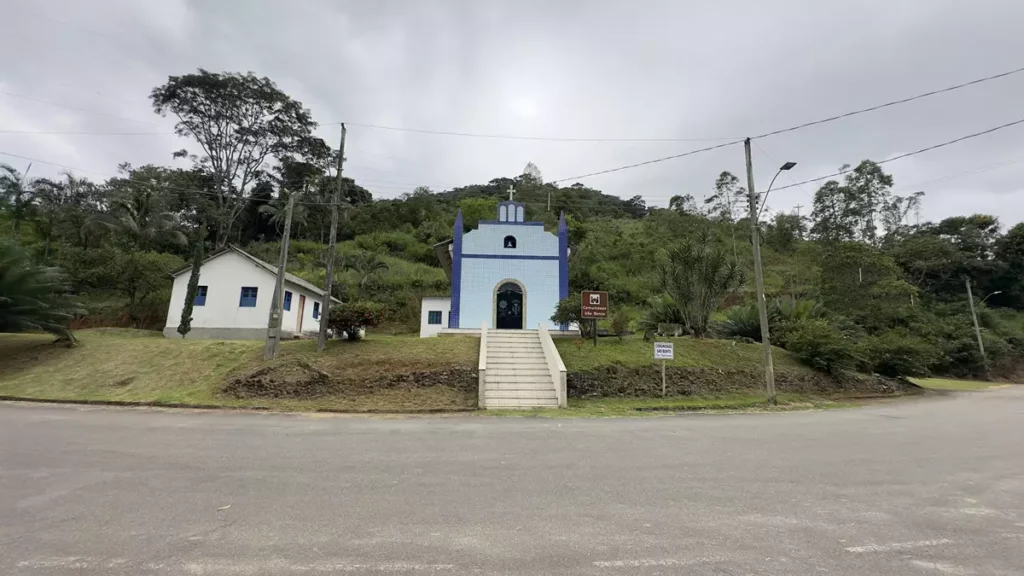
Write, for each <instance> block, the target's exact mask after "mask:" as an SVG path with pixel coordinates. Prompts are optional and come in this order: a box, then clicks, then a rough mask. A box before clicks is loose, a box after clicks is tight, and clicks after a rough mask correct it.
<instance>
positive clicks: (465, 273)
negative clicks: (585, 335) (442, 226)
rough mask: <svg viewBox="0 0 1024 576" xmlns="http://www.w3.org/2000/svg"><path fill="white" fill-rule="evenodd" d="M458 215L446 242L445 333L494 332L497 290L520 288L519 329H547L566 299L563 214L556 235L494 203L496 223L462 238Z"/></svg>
mask: <svg viewBox="0 0 1024 576" xmlns="http://www.w3.org/2000/svg"><path fill="white" fill-rule="evenodd" d="M462 225H463V221H462V213H461V211H460V212H459V214H458V216H456V219H455V230H454V239H453V242H452V296H451V302H452V310H451V314H450V315H449V323H448V327H449V328H480V326H481V325H482V324H483V323H484V322H486V323H487V326H488V327H490V328H494V327H495V317H496V315H495V311H496V308H495V306H496V299H495V294H496V291H497V289H498V286H500V285H502V284H504V283H506V282H512V283H514V284H518V285H519V286H521V287H522V292H523V309H524V314H523V328H529V329H536V328H537V325H538V324H539V323H541V322H543V323H545V324H546V325H547V326H551V315H552V314H553V313H554V311H555V306H556V305H557V304H558V301H559V299H560V298H565V297H566V296H568V294H569V265H568V258H569V248H568V230H567V229H566V226H565V216H564V214H563V215H562V216H561V218H560V219H559V224H558V233H557V234H552V233H551V232H547V231H545V230H544V226H543V223H541V222H526V221H525V206H524V205H523V204H522V203H519V202H511V201H510V202H501V203H499V204H498V219H497V220H493V221H481V222H480V224H479V227H478V228H477V229H476V230H471V231H470V232H466V233H465V234H463V232H462Z"/></svg>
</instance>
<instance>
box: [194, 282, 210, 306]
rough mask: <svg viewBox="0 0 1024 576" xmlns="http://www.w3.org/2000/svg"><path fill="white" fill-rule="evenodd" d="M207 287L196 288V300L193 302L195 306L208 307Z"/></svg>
mask: <svg viewBox="0 0 1024 576" xmlns="http://www.w3.org/2000/svg"><path fill="white" fill-rule="evenodd" d="M206 292H207V287H206V286H197V287H196V299H195V300H194V301H193V302H192V305H193V306H206Z"/></svg>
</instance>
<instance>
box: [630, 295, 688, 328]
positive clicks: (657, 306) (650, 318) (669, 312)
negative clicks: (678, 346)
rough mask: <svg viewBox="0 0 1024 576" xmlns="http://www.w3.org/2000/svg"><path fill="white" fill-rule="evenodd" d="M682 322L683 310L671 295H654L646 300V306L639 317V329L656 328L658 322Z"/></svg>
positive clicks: (680, 323)
mask: <svg viewBox="0 0 1024 576" xmlns="http://www.w3.org/2000/svg"><path fill="white" fill-rule="evenodd" d="M682 323H683V312H682V310H680V309H679V306H678V305H677V304H676V301H675V300H673V299H672V297H671V296H668V295H664V296H655V297H653V298H651V299H650V300H649V301H648V308H647V310H645V311H644V314H643V316H642V317H641V318H640V329H641V330H657V329H658V326H659V325H660V324H679V325H682Z"/></svg>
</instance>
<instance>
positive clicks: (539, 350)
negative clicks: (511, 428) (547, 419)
mask: <svg viewBox="0 0 1024 576" xmlns="http://www.w3.org/2000/svg"><path fill="white" fill-rule="evenodd" d="M483 344H484V346H486V351H485V354H486V365H485V366H486V373H485V375H484V382H483V385H484V386H483V387H484V389H483V390H482V392H483V394H482V396H483V398H482V399H483V400H484V402H483V405H484V407H486V408H489V409H490V408H558V405H559V403H558V396H557V394H556V390H555V384H554V381H553V380H552V375H551V369H550V368H549V365H548V360H547V357H546V356H545V352H544V347H543V346H542V343H541V336H540V333H539V332H538V331H537V330H493V329H492V330H487V333H486V335H485V338H484V340H483Z"/></svg>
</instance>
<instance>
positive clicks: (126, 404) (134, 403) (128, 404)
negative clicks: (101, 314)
mask: <svg viewBox="0 0 1024 576" xmlns="http://www.w3.org/2000/svg"><path fill="white" fill-rule="evenodd" d="M0 402H28V403H32V404H71V405H79V406H114V407H122V408H186V409H190V410H234V411H237V412H250V411H252V412H271V413H275V414H321V413H327V414H397V415H401V414H410V415H412V414H449V413H450V414H462V413H467V412H476V411H477V409H476V408H426V409H423V410H404V411H396V410H379V409H370V410H345V409H342V408H318V409H316V410H300V411H285V410H274V409H272V408H270V407H269V406H222V405H219V404H183V403H181V402H160V401H158V400H154V401H144V400H59V399H56V398H27V397H24V396H8V395H0Z"/></svg>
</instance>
